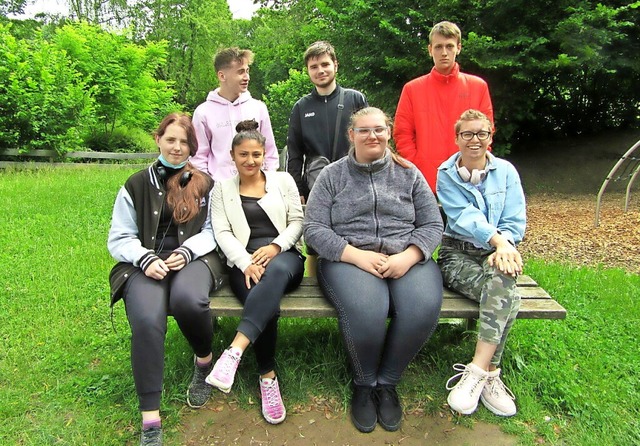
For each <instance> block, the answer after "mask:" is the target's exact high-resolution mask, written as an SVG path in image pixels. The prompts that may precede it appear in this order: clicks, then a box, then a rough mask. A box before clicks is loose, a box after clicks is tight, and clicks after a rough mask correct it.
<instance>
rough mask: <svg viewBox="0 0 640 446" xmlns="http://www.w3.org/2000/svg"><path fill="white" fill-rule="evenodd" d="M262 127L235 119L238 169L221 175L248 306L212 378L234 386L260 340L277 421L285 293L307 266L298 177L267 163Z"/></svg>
mask: <svg viewBox="0 0 640 446" xmlns="http://www.w3.org/2000/svg"><path fill="white" fill-rule="evenodd" d="M257 128H258V124H257V123H256V122H255V121H242V122H241V123H239V124H238V126H237V127H236V130H237V131H238V134H237V135H236V136H235V137H234V138H233V143H232V149H231V157H232V158H233V161H234V163H235V165H236V168H237V170H238V174H237V175H236V176H235V177H233V178H230V179H228V180H224V181H220V182H216V184H215V186H214V190H213V194H212V198H211V200H212V204H211V208H212V211H211V212H212V213H211V220H212V222H213V227H214V231H215V236H216V240H217V241H218V244H219V245H220V248H222V251H223V252H224V254H225V255H226V257H227V264H228V265H229V266H230V267H231V271H230V273H229V282H230V285H231V288H232V290H233V292H234V293H235V295H236V296H237V297H238V299H239V300H240V301H241V302H242V303H243V304H244V311H243V314H242V320H241V321H240V324H239V325H238V329H237V333H236V336H235V338H234V339H233V341H232V342H231V345H230V346H229V348H228V349H226V350H225V351H224V352H223V353H222V356H221V357H220V359H218V361H217V362H216V364H215V366H214V367H213V370H212V372H211V374H209V376H208V377H207V382H208V383H209V384H211V385H212V386H215V387H217V388H218V389H220V390H222V391H223V392H225V393H226V392H229V391H230V390H231V386H232V385H233V381H234V377H235V372H236V369H237V368H238V364H239V363H240V358H241V356H242V353H243V352H244V350H245V349H246V348H247V347H249V345H253V347H254V350H255V354H256V358H257V360H258V369H259V371H260V392H261V395H262V414H263V416H264V417H265V419H266V420H267V421H268V422H269V423H271V424H278V423H281V422H282V421H284V419H285V417H286V410H285V407H284V404H283V403H282V398H281V396H280V390H279V385H278V380H277V378H276V374H275V370H274V369H275V360H274V357H275V347H276V337H277V330H278V317H279V313H280V300H281V299H282V295H283V294H284V293H285V292H287V291H290V290H292V289H294V288H296V287H297V286H298V285H299V284H300V282H301V281H302V277H303V274H304V257H303V256H302V254H301V253H300V250H299V249H298V241H299V239H300V236H301V235H302V220H303V214H302V205H301V203H300V194H299V193H298V188H297V186H296V183H295V181H294V180H293V177H291V175H289V174H288V173H286V172H263V171H262V170H261V167H262V164H263V161H264V153H265V138H264V136H263V135H262V134H260V132H258V130H257Z"/></svg>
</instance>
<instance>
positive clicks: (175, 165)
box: [158, 153, 189, 169]
mask: <svg viewBox="0 0 640 446" xmlns="http://www.w3.org/2000/svg"><path fill="white" fill-rule="evenodd" d="M158 161H160V163H162V165H163V166H164V167H169V168H171V169H182V168H183V167H184V166H186V165H187V161H189V160H188V159H186V160H184V161H183V162H181V163H180V164H171V163H170V162H169V161H167V160H166V159H164V156H162V153H161V154H160V156H159V157H158Z"/></svg>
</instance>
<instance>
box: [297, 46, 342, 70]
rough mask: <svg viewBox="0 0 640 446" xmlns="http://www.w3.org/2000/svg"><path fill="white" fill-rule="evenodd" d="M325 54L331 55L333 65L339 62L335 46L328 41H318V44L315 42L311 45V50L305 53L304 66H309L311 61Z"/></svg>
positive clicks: (308, 49)
mask: <svg viewBox="0 0 640 446" xmlns="http://www.w3.org/2000/svg"><path fill="white" fill-rule="evenodd" d="M324 54H327V55H329V57H330V58H331V60H332V61H333V63H337V62H338V59H337V58H336V50H335V48H334V47H333V45H331V44H330V43H329V42H327V41H326V40H318V41H317V42H313V43H312V44H311V45H309V48H307V50H306V51H305V52H304V66H305V67H306V66H307V64H308V63H309V59H315V58H317V57H320V56H322V55H324Z"/></svg>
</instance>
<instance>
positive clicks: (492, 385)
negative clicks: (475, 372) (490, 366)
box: [487, 377, 516, 400]
mask: <svg viewBox="0 0 640 446" xmlns="http://www.w3.org/2000/svg"><path fill="white" fill-rule="evenodd" d="M487 381H488V384H489V392H491V393H492V394H493V395H495V396H499V395H500V393H501V392H504V393H506V394H507V396H508V397H509V398H511V399H512V400H515V399H516V396H515V395H514V394H513V392H512V391H511V389H510V388H508V387H507V386H506V385H505V384H504V382H502V380H501V379H500V378H499V377H496V378H489V379H488V380H487Z"/></svg>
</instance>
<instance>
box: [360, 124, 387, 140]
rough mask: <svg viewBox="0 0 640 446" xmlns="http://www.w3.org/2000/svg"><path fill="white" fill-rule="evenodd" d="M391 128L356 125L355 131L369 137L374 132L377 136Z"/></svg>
mask: <svg viewBox="0 0 640 446" xmlns="http://www.w3.org/2000/svg"><path fill="white" fill-rule="evenodd" d="M388 129H389V127H382V126H380V127H354V128H353V131H354V132H355V134H356V135H358V136H362V137H367V136H369V135H370V134H371V132H373V134H374V135H376V136H382V135H384V134H385V132H386V131H387V130H388Z"/></svg>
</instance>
